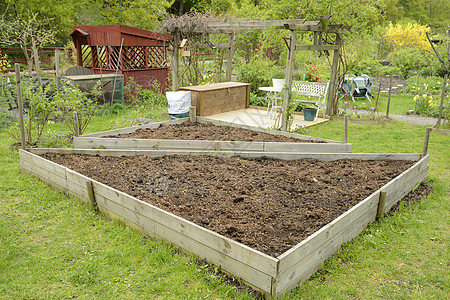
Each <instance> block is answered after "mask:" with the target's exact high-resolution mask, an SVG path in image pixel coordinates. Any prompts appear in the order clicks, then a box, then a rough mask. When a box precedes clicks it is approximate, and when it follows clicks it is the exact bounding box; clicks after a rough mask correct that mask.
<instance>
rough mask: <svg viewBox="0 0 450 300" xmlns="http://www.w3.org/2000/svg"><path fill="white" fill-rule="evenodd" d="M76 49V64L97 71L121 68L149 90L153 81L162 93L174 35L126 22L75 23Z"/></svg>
mask: <svg viewBox="0 0 450 300" xmlns="http://www.w3.org/2000/svg"><path fill="white" fill-rule="evenodd" d="M70 36H71V37H72V39H73V43H74V44H75V48H76V50H77V65H78V66H82V67H86V68H89V69H92V70H93V71H94V73H96V74H101V73H103V74H107V73H113V72H116V71H122V74H123V76H124V81H125V84H126V83H127V81H128V80H129V78H130V77H133V78H134V81H135V82H136V83H138V84H140V85H142V86H143V87H144V88H146V89H152V81H153V80H157V81H158V82H159V84H160V92H164V91H165V90H166V88H167V87H168V82H167V81H168V75H169V67H168V65H167V61H168V57H167V50H168V48H169V44H170V41H171V39H172V37H171V36H170V35H167V34H161V33H157V32H153V31H149V30H144V29H139V28H135V27H130V26H125V25H95V26H74V27H73V32H72V33H71V34H70Z"/></svg>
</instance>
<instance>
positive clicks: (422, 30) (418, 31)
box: [384, 23, 431, 51]
mask: <svg viewBox="0 0 450 300" xmlns="http://www.w3.org/2000/svg"><path fill="white" fill-rule="evenodd" d="M427 31H430V28H429V27H427V26H423V25H420V24H412V23H408V24H397V25H393V24H392V23H390V24H389V26H388V27H386V32H385V33H384V39H385V41H386V42H387V43H388V44H389V45H391V46H392V48H393V50H394V51H397V50H400V49H404V48H414V49H421V50H430V49H431V46H430V44H429V43H428V40H427V37H426V32H427Z"/></svg>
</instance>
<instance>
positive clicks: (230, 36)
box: [227, 33, 234, 81]
mask: <svg viewBox="0 0 450 300" xmlns="http://www.w3.org/2000/svg"><path fill="white" fill-rule="evenodd" d="M233 39H234V33H229V34H228V56H227V81H231V73H232V68H233Z"/></svg>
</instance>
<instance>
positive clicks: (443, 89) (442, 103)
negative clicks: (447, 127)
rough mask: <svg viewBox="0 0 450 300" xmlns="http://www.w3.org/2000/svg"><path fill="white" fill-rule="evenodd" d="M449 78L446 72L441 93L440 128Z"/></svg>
mask: <svg viewBox="0 0 450 300" xmlns="http://www.w3.org/2000/svg"><path fill="white" fill-rule="evenodd" d="M447 80H448V75H447V74H445V76H444V86H443V87H442V93H441V105H439V116H438V121H437V124H436V128H437V129H439V126H441V118H442V110H443V109H444V98H445V88H446V87H447Z"/></svg>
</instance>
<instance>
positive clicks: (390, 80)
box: [386, 73, 394, 118]
mask: <svg viewBox="0 0 450 300" xmlns="http://www.w3.org/2000/svg"><path fill="white" fill-rule="evenodd" d="M393 76H394V74H393V73H391V77H390V78H389V94H388V102H387V108H386V118H389V107H390V106H391V91H392V77H393Z"/></svg>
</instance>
